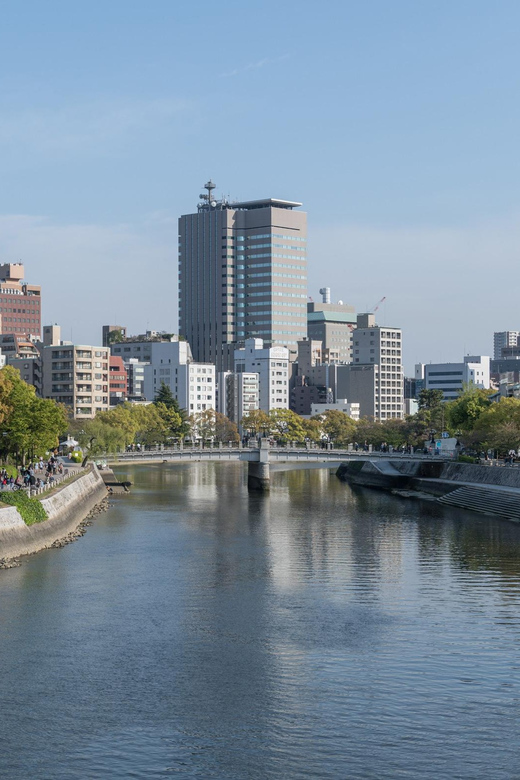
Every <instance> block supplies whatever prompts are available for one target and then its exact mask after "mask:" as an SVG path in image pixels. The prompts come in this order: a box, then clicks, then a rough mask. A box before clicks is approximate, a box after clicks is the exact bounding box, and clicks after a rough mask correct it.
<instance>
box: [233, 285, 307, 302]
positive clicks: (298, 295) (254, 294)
mask: <svg viewBox="0 0 520 780" xmlns="http://www.w3.org/2000/svg"><path fill="white" fill-rule="evenodd" d="M256 286H257V287H258V286H259V285H256ZM278 286H279V287H280V286H281V285H278ZM284 286H286V285H284ZM294 286H295V287H299V286H300V285H294ZM259 295H263V296H264V297H265V296H269V295H281V296H283V297H284V298H307V296H306V295H302V294H301V293H289V292H287V293H286V292H277V291H276V290H273V291H272V292H271V293H268V292H267V290H263V291H262V292H248V293H247V296H246V297H247V298H253V297H258V296H259ZM262 303H264V301H262ZM265 303H267V301H265ZM251 305H252V304H249V306H251ZM280 305H281V306H282V305H283V306H285V302H284V303H283V304H282V303H280Z"/></svg>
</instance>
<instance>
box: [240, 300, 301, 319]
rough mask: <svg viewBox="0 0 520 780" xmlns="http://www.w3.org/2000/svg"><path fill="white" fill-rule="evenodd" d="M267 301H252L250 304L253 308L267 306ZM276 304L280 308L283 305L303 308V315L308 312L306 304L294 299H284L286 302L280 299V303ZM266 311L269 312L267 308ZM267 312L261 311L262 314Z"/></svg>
mask: <svg viewBox="0 0 520 780" xmlns="http://www.w3.org/2000/svg"><path fill="white" fill-rule="evenodd" d="M267 303H268V302H267V301H251V302H250V303H249V304H248V305H249V307H250V308H252V307H253V306H266V305H267ZM274 305H275V306H277V307H278V308H280V307H282V306H293V307H294V306H295V307H296V308H298V309H301V310H302V317H304V316H306V314H307V312H306V310H305V304H302V303H293V301H284V302H282V301H280V302H279V303H276V304H274ZM266 312H267V310H266ZM266 312H259V313H260V314H264V313H266Z"/></svg>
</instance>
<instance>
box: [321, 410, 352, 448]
mask: <svg viewBox="0 0 520 780" xmlns="http://www.w3.org/2000/svg"><path fill="white" fill-rule="evenodd" d="M317 417H318V418H319V419H320V420H321V427H322V429H323V432H324V433H325V434H326V436H328V437H329V439H330V440H331V441H333V442H334V444H336V445H337V446H338V447H346V446H347V445H348V444H350V443H351V442H353V441H355V439H356V423H355V421H354V420H353V419H352V417H349V416H348V414H345V412H340V410H339V409H327V411H326V412H324V413H323V414H320V415H318V416H317ZM312 419H316V417H314V418H312Z"/></svg>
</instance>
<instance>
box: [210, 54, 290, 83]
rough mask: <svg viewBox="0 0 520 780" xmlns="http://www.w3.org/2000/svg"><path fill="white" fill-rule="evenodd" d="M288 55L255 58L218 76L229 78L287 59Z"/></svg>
mask: <svg viewBox="0 0 520 780" xmlns="http://www.w3.org/2000/svg"><path fill="white" fill-rule="evenodd" d="M289 57H290V55H289V54H282V55H281V56H280V57H264V58H263V59H261V60H257V61H256V62H250V63H249V64H248V65H244V66H243V67H241V68H234V69H233V70H230V71H227V72H226V73H221V74H220V78H221V79H229V78H232V77H233V76H238V75H240V74H241V73H247V72H248V71H251V70H260V68H265V66H266V65H275V64H277V63H278V62H283V61H284V60H288V59H289Z"/></svg>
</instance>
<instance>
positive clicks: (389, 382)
mask: <svg viewBox="0 0 520 780" xmlns="http://www.w3.org/2000/svg"><path fill="white" fill-rule="evenodd" d="M402 343H403V339H402V331H401V329H400V328H390V327H388V326H379V325H376V321H375V316H374V315H373V314H359V315H358V318H357V328H356V330H355V331H354V334H353V350H352V352H353V355H352V365H353V368H355V367H356V366H357V365H359V366H362V365H373V366H379V372H378V373H377V369H375V371H376V376H375V388H374V389H375V394H374V409H373V412H372V410H371V411H370V412H369V413H368V414H367V411H366V410H363V416H370V417H374V419H376V420H388V419H390V418H392V417H397V418H402V417H403V409H404V377H403V362H402V354H403V352H402ZM347 397H348V398H349V399H352V401H361V398H356V397H355V396H354V395H352V393H348V394H347Z"/></svg>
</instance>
